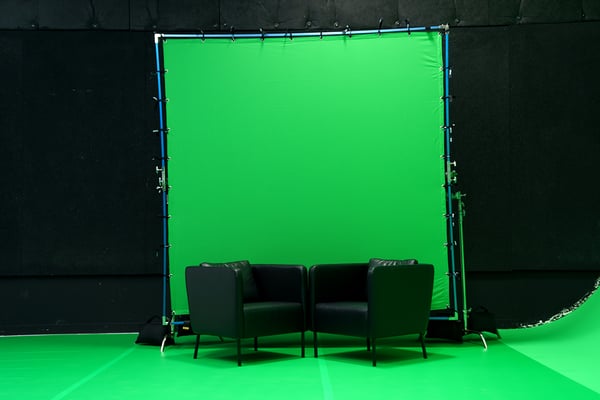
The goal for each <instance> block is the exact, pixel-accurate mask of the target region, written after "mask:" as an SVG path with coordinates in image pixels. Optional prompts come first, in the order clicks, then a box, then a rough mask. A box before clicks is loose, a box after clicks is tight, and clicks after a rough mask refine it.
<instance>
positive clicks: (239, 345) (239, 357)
mask: <svg viewBox="0 0 600 400" xmlns="http://www.w3.org/2000/svg"><path fill="white" fill-rule="evenodd" d="M236 341H237V363H238V367H241V366H242V339H240V338H237V339H236Z"/></svg>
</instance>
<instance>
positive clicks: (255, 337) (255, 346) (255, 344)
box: [254, 336, 258, 351]
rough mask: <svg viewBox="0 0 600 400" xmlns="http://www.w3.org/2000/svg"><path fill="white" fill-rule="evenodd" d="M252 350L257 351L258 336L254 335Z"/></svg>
mask: <svg viewBox="0 0 600 400" xmlns="http://www.w3.org/2000/svg"><path fill="white" fill-rule="evenodd" d="M254 351H258V337H257V336H254Z"/></svg>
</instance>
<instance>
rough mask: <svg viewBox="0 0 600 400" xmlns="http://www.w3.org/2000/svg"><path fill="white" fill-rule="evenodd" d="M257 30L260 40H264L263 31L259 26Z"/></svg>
mask: <svg viewBox="0 0 600 400" xmlns="http://www.w3.org/2000/svg"><path fill="white" fill-rule="evenodd" d="M258 30H259V31H260V40H262V41H263V42H264V41H265V31H263V28H259V29H258Z"/></svg>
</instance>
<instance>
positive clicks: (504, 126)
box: [450, 27, 512, 269]
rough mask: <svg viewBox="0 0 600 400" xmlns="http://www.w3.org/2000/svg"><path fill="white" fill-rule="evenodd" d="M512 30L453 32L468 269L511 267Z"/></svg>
mask: <svg viewBox="0 0 600 400" xmlns="http://www.w3.org/2000/svg"><path fill="white" fill-rule="evenodd" d="M508 32H509V28H507V27H503V28H469V29H462V28H460V29H455V30H453V31H452V33H451V35H452V36H451V44H452V46H451V50H452V51H451V52H450V57H451V58H450V64H451V66H452V70H453V74H452V80H451V87H452V90H451V93H452V94H453V95H454V96H455V98H454V101H453V102H452V103H451V110H452V111H451V112H452V117H453V121H454V123H455V125H456V126H455V128H454V140H453V151H454V156H455V158H456V160H457V171H458V172H459V175H458V183H459V185H458V186H459V188H460V190H461V191H462V192H463V193H465V194H466V195H467V197H466V198H465V204H466V215H465V227H464V228H465V236H466V238H467V239H466V240H465V256H466V259H467V265H468V267H469V268H471V269H473V268H484V269H490V268H499V269H504V268H505V267H506V266H507V265H510V260H511V258H510V248H511V245H510V237H511V233H510V232H511V230H512V226H511V225H510V224H507V223H506V221H507V214H508V213H509V212H510V211H509V210H510V206H509V203H510V202H509V198H508V196H510V185H511V176H510V164H509V163H508V162H507V160H508V159H509V156H510V153H511V134H510V108H509V106H510V103H509V102H508V101H507V100H508V98H509V95H510V80H509V79H510V76H509V55H510V48H509V41H508Z"/></svg>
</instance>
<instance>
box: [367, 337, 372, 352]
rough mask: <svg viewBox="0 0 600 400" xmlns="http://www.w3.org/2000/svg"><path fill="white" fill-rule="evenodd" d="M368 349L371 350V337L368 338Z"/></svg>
mask: <svg viewBox="0 0 600 400" xmlns="http://www.w3.org/2000/svg"><path fill="white" fill-rule="evenodd" d="M367 351H371V338H367Z"/></svg>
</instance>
